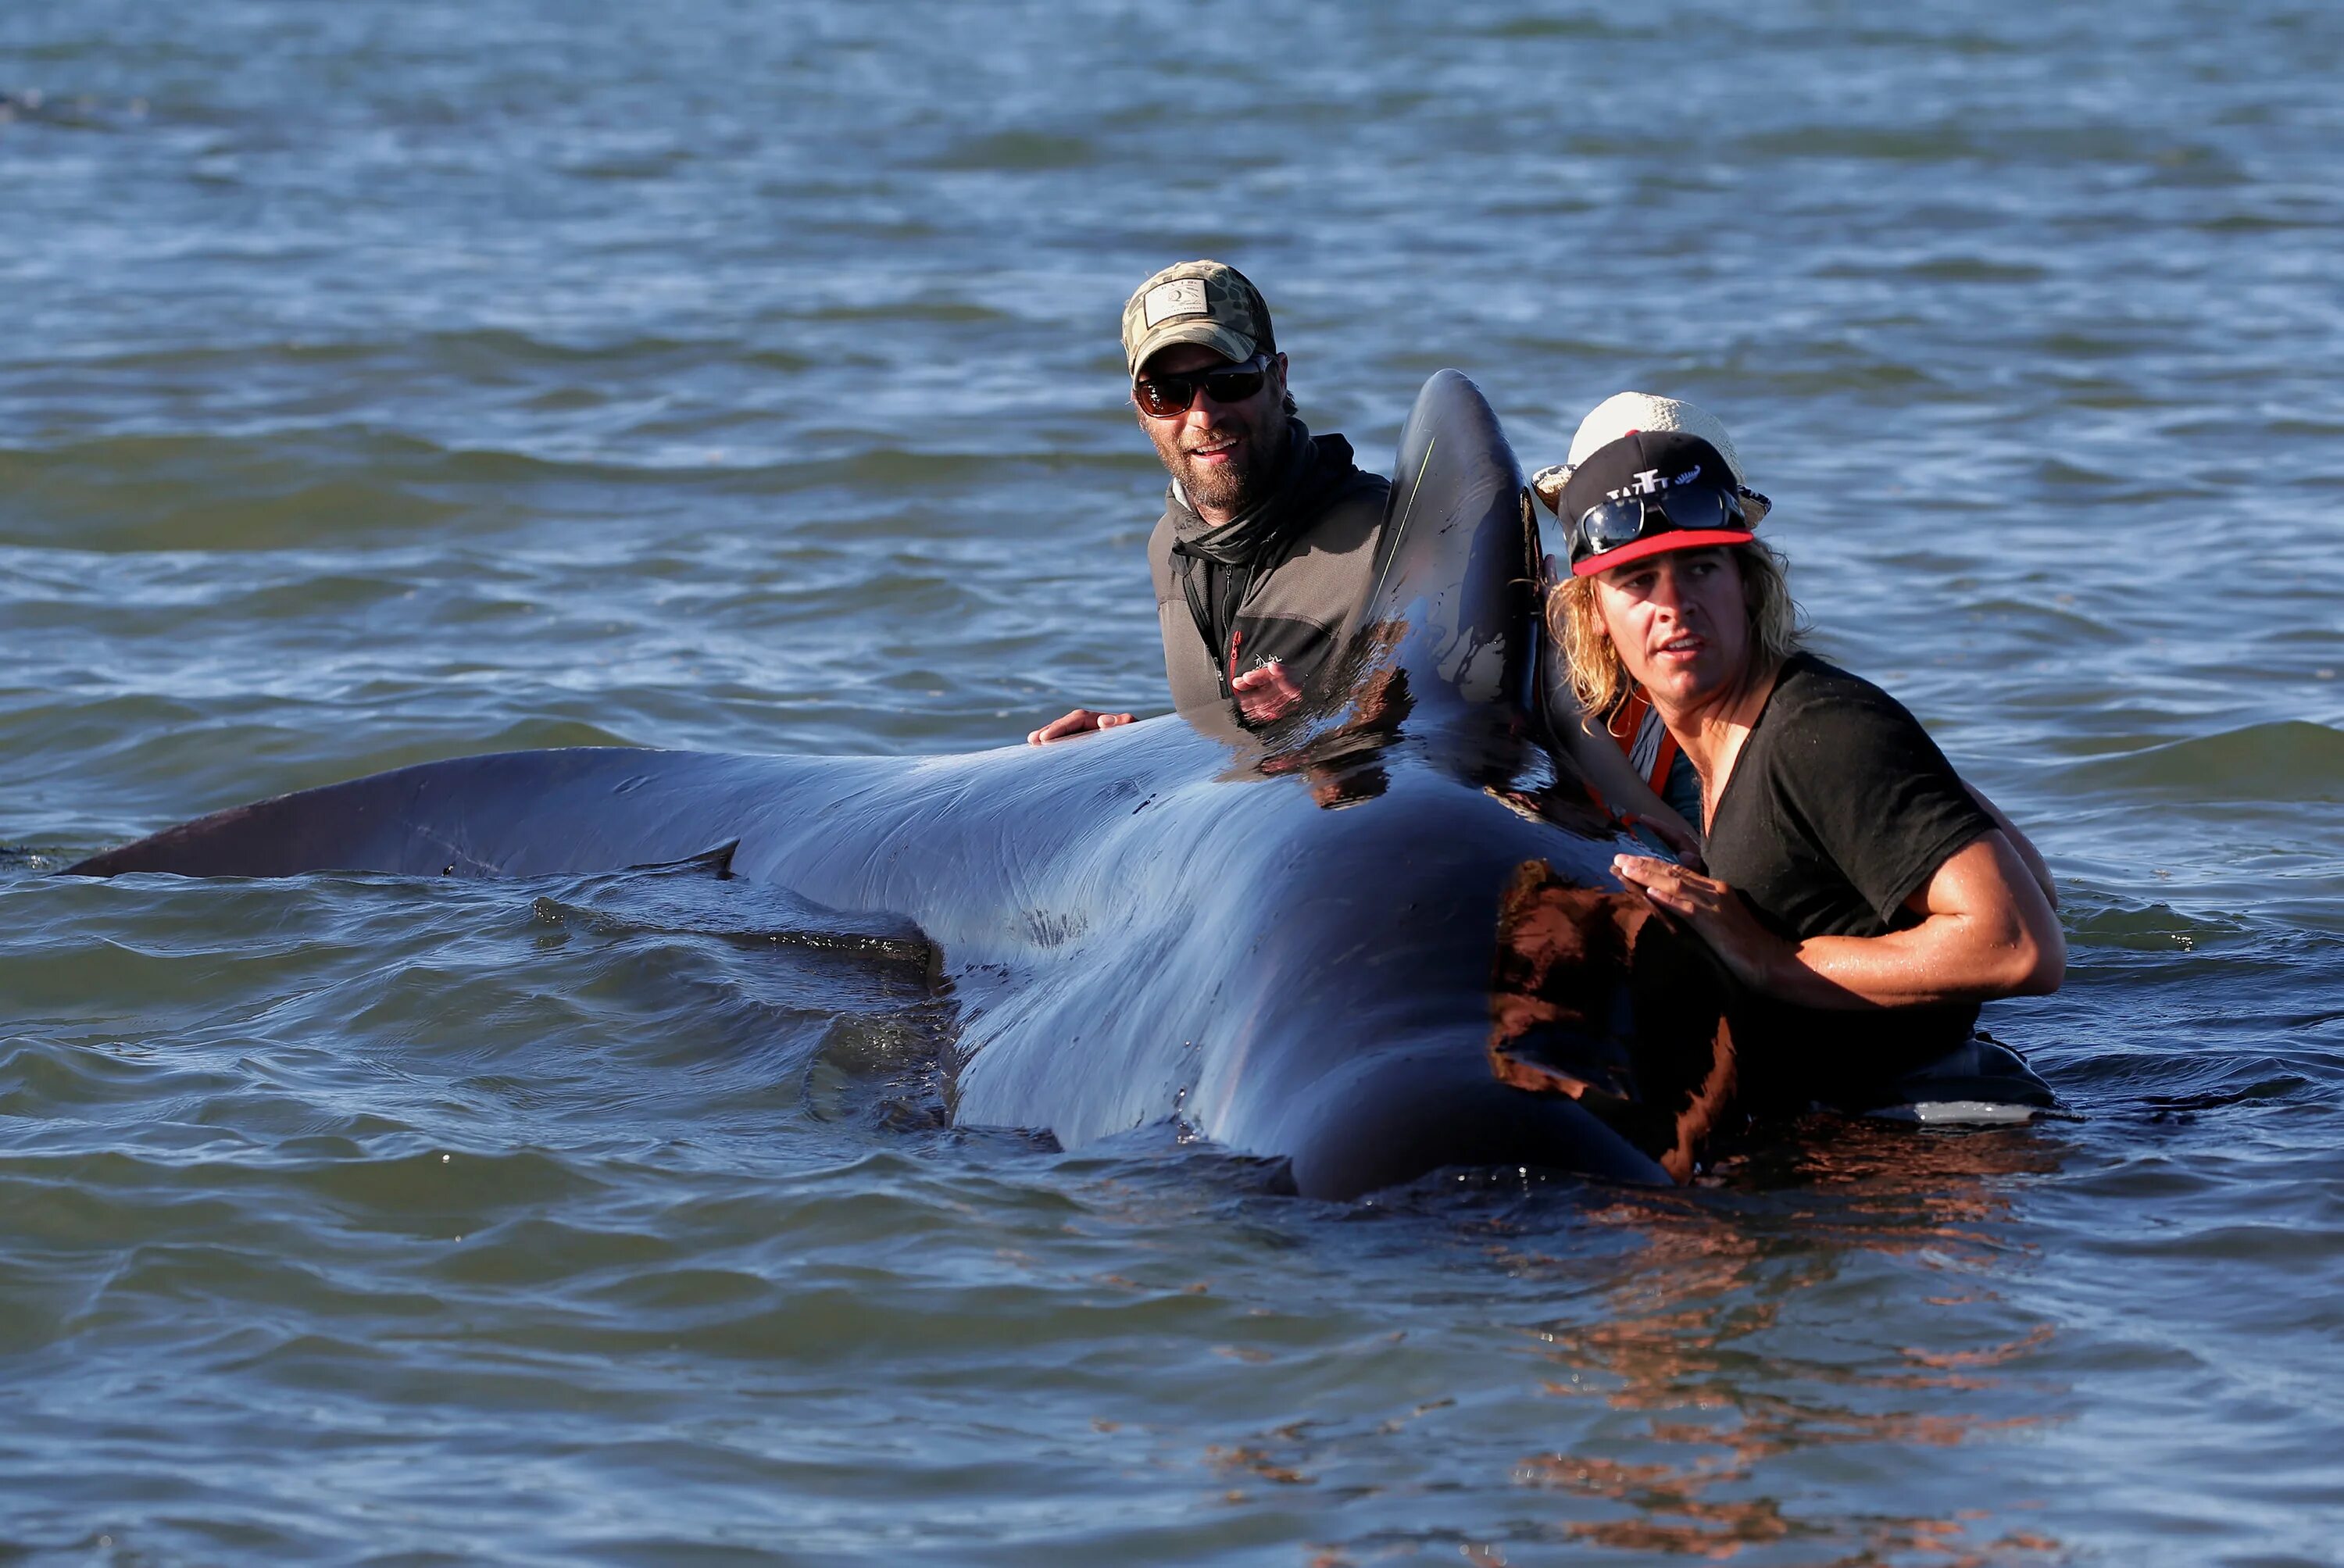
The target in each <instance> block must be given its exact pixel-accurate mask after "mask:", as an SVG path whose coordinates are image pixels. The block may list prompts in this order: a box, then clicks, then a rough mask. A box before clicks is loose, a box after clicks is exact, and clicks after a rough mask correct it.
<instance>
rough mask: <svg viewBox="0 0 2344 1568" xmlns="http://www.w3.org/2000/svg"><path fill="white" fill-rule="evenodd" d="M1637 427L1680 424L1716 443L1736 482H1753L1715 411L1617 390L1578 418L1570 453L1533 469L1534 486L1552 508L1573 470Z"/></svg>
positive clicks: (1688, 432) (1676, 426) (1687, 431)
mask: <svg viewBox="0 0 2344 1568" xmlns="http://www.w3.org/2000/svg"><path fill="white" fill-rule="evenodd" d="M1639 430H1682V431H1683V432H1684V433H1685V434H1686V435H1689V436H1697V437H1699V438H1700V439H1701V440H1705V441H1707V442H1708V443H1709V444H1710V445H1711V446H1713V447H1715V448H1716V449H1717V455H1718V456H1720V457H1722V458H1723V459H1724V460H1725V466H1726V467H1727V468H1729V469H1731V470H1733V482H1734V483H1735V484H1736V485H1743V486H1746V485H1748V484H1749V482H1750V481H1749V479H1748V478H1747V477H1746V476H1745V475H1744V474H1743V471H1742V454H1741V453H1739V452H1737V451H1735V450H1733V437H1732V436H1729V435H1727V434H1726V433H1725V426H1724V424H1723V421H1721V420H1719V419H1718V417H1717V416H1716V415H1715V414H1713V413H1711V412H1710V411H1709V410H1707V409H1704V408H1701V407H1699V406H1698V405H1696V404H1692V403H1688V402H1684V401H1682V400H1679V399H1676V398H1657V397H1654V396H1653V395H1652V393H1650V392H1615V393H1613V394H1612V395H1611V397H1608V398H1606V399H1604V400H1602V401H1601V402H1600V403H1598V404H1596V405H1595V407H1594V408H1593V409H1591V410H1589V411H1588V415H1587V417H1586V418H1585V419H1583V420H1580V421H1579V431H1578V433H1577V434H1576V435H1574V436H1572V437H1571V453H1570V455H1569V456H1568V457H1566V458H1565V459H1564V460H1562V461H1561V462H1560V463H1558V464H1556V465H1555V466H1554V467H1552V468H1547V469H1541V470H1539V471H1538V472H1537V473H1535V474H1533V475H1531V489H1532V490H1534V491H1537V492H1538V498H1539V500H1541V501H1544V502H1545V503H1546V508H1547V510H1548V511H1553V510H1554V506H1555V502H1556V501H1559V500H1560V499H1561V496H1562V486H1563V481H1566V480H1568V479H1570V478H1571V470H1573V469H1575V468H1577V467H1578V466H1579V465H1580V464H1581V463H1583V462H1585V461H1586V460H1588V458H1589V457H1590V456H1591V454H1593V453H1595V452H1597V451H1600V450H1602V449H1603V448H1605V447H1608V446H1610V445H1611V443H1612V442H1613V441H1616V440H1619V439H1620V438H1621V437H1622V436H1627V435H1633V434H1635V433H1636V432H1637V431H1639Z"/></svg>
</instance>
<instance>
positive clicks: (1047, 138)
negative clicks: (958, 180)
mask: <svg viewBox="0 0 2344 1568" xmlns="http://www.w3.org/2000/svg"><path fill="white" fill-rule="evenodd" d="M1097 161H1098V148H1097V147H1096V146H1094V145H1093V144H1092V143H1091V141H1090V140H1089V138H1087V137H1069V136H1060V135H1056V134H1054V133H1052V132H1048V131H1024V130H1018V131H995V132H993V133H992V134H991V135H989V136H981V137H972V138H971V139H969V140H967V141H965V142H961V143H959V144H958V145H956V146H955V147H952V148H951V149H950V150H949V151H947V152H945V154H943V155H942V156H941V157H936V158H935V159H933V160H931V161H930V163H929V166H928V167H931V168H940V169H954V170H979V169H997V170H1004V171H1015V172H1023V171H1026V170H1035V169H1066V168H1084V167H1088V166H1090V165H1091V164H1094V163H1096V162H1097Z"/></svg>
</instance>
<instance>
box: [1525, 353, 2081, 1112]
mask: <svg viewBox="0 0 2344 1568" xmlns="http://www.w3.org/2000/svg"><path fill="white" fill-rule="evenodd" d="M1571 456H1572V461H1571V464H1570V466H1569V467H1568V469H1567V470H1561V471H1560V472H1557V471H1553V470H1551V471H1550V472H1549V473H1547V474H1542V475H1541V476H1540V482H1539V488H1540V490H1541V495H1542V496H1545V497H1548V498H1550V499H1551V501H1552V502H1553V503H1554V505H1555V511H1556V513H1557V517H1558V521H1559V523H1560V526H1561V540H1560V541H1559V542H1560V546H1561V549H1560V551H1558V553H1559V554H1561V556H1562V557H1563V559H1564V560H1566V561H1568V564H1569V568H1570V573H1569V575H1568V576H1565V577H1562V578H1561V582H1559V583H1558V584H1557V585H1556V586H1555V588H1554V589H1553V590H1552V592H1551V594H1550V597H1549V600H1548V604H1547V616H1548V624H1549V628H1550V630H1551V632H1552V633H1553V635H1554V637H1555V640H1556V642H1557V643H1558V644H1559V645H1560V648H1561V653H1562V655H1563V664H1564V667H1565V669H1566V670H1567V673H1568V675H1569V679H1570V683H1571V688H1572V690H1573V692H1574V693H1575V694H1576V696H1577V698H1578V700H1579V702H1580V703H1581V705H1582V707H1583V708H1584V710H1585V711H1586V712H1589V713H1609V712H1611V711H1612V710H1613V709H1614V708H1615V707H1616V705H1617V703H1618V702H1619V701H1620V699H1621V698H1622V695H1623V694H1624V693H1636V694H1637V695H1639V696H1641V697H1642V699H1644V700H1645V701H1648V702H1649V703H1650V704H1651V706H1652V710H1653V711H1654V712H1655V713H1657V714H1658V715H1659V717H1660V720H1661V722H1662V723H1663V724H1664V725H1665V726H1666V727H1667V731H1668V734H1669V737H1670V738H1671V739H1672V741H1673V742H1674V743H1675V744H1676V746H1677V747H1678V748H1680V749H1681V750H1682V754H1683V755H1684V756H1685V758H1686V759H1688V760H1689V761H1690V763H1691V764H1692V769H1693V771H1694V772H1695V773H1696V774H1698V776H1699V779H1700V785H1701V790H1700V804H1701V818H1702V829H1703V831H1704V834H1705V835H1706V836H1705V844H1704V846H1703V855H1704V858H1705V860H1706V863H1707V864H1706V868H1705V869H1706V875H1703V874H1702V872H1696V871H1694V870H1692V869H1689V868H1687V867H1685V866H1681V865H1672V864H1671V863H1669V862H1667V861H1664V860H1659V859H1653V858H1648V857H1645V856H1642V855H1621V856H1619V857H1618V858H1617V859H1616V860H1615V861H1614V862H1613V869H1614V870H1615V871H1616V872H1617V873H1618V875H1620V877H1621V879H1622V882H1624V883H1625V884H1627V885H1629V886H1630V887H1632V888H1634V889H1637V890H1640V891H1641V892H1642V894H1643V895H1644V896H1645V897H1646V898H1647V899H1649V900H1651V902H1652V904H1653V905H1654V906H1656V907H1657V908H1659V909H1660V910H1662V911H1663V912H1665V913H1666V914H1667V915H1669V916H1674V917H1676V918H1678V919H1680V920H1682V921H1683V922H1684V923H1686V924H1687V925H1690V926H1692V928H1693V929H1694V930H1695V931H1697V932H1699V933H1700V934H1701V935H1702V937H1704V938H1705V939H1706V940H1707V942H1708V943H1709V945H1710V946H1711V947H1712V948H1713V949H1714V950H1715V951H1716V953H1717V955H1718V956H1719V957H1720V958H1722V959H1723V961H1724V963H1725V965H1726V966H1727V967H1728V968H1729V969H1730V970H1732V971H1733V974H1734V976H1736V977H1737V978H1738V979H1739V980H1741V981H1742V982H1743V985H1744V986H1747V987H1748V988H1749V989H1750V990H1751V991H1752V992H1753V993H1755V994H1756V995H1757V996H1759V997H1761V998H1763V1002H1762V1005H1761V1007H1759V1009H1758V1017H1759V1019H1760V1023H1761V1027H1759V1028H1758V1030H1757V1031H1756V1034H1757V1036H1758V1038H1757V1039H1754V1040H1745V1041H1744V1045H1745V1047H1752V1048H1746V1049H1745V1052H1744V1063H1743V1065H1744V1067H1745V1069H1751V1068H1755V1069H1757V1071H1756V1074H1755V1076H1756V1077H1759V1078H1760V1079H1762V1080H1763V1079H1767V1078H1768V1077H1770V1072H1769V1067H1770V1066H1771V1067H1773V1068H1776V1069H1780V1074H1779V1076H1778V1077H1775V1079H1774V1081H1775V1083H1776V1087H1780V1088H1782V1089H1783V1090H1784V1091H1785V1092H1786V1093H1787V1095H1788V1098H1792V1099H1794V1100H1796V1099H1803V1098H1808V1090H1809V1089H1810V1088H1811V1087H1814V1085H1816V1084H1818V1083H1823V1082H1829V1083H1844V1082H1846V1081H1847V1080H1848V1079H1849V1077H1851V1075H1853V1076H1854V1077H1865V1078H1869V1077H1886V1076H1893V1075H1894V1074H1896V1073H1900V1072H1903V1071H1905V1070H1907V1069H1909V1068H1911V1067H1915V1065H1917V1064H1919V1063H1922V1062H1925V1061H1927V1060H1929V1059H1932V1058H1935V1057H1941V1056H1943V1055H1944V1054H1945V1052H1946V1051H1949V1050H1952V1049H1954V1048H1955V1047H1959V1046H1961V1045H1962V1044H1963V1043H1964V1042H1965V1041H1966V1040H1967V1039H1968V1038H1969V1036H1970V1032H1971V1029H1972V1027H1973V1026H1974V1025H1975V1021H1976V1017H1977V1009H1978V1004H1980V1003H1981V1002H1985V1001H1988V1000H1991V999H1993V998H1995V997H1999V996H2021V995H2037V994H2041V993H2045V992H2048V991H2053V990H2056V989H2057V987H2058V985H2059V981H2060V977H2061V975H2062V972H2063V970H2064V968H2065V965H2066V941H2065V938H2064V937H2063V936H2062V935H2061V932H2060V929H2059V923H2058V918H2057V916H2056V915H2055V914H2054V913H2053V911H2052V906H2051V903H2050V900H2049V898H2048V896H2047V895H2046V892H2047V886H2048V876H2047V874H2046V873H2044V872H2043V871H2042V869H2041V866H2040V863H2039V861H2036V860H2035V859H2034V857H2033V850H2032V846H2031V845H2026V842H2025V840H2024V838H2023V837H2022V836H2021V835H2018V833H2017V830H2016V828H2012V827H2010V825H2009V824H2008V822H2007V819H2005V818H2003V817H2002V816H2001V814H1999V813H1998V812H1995V811H1993V809H1992V807H1991V806H1990V805H1989V804H1987V803H1986V802H1985V800H1984V799H1983V797H1981V796H1979V795H1977V794H1975V792H1974V791H1972V790H1970V789H1969V788H1968V787H1967V786H1965V784H1963V783H1962V781H1961V779H1960V777H1959V776H1958V775H1957V774H1955V772H1954V769H1953V767H1952V765H1951V764H1948V763H1947V762H1946V761H1945V755H1944V754H1943V753H1941V752H1940V751H1939V750H1938V749H1937V747H1936V745H1935V744H1934V743H1933V742H1931V740H1930V739H1929V737H1928V735H1927V733H1925V731H1924V730H1923V729H1922V728H1921V725H1920V724H1919V723H1918V722H1917V721H1915V719H1914V717H1913V716H1912V714H1910V713H1907V712H1906V711H1905V710H1904V707H1903V706H1902V705H1901V704H1900V703H1897V702H1896V700H1895V699H1894V698H1893V697H1891V696H1889V695H1888V694H1887V693H1885V692H1883V691H1882V690H1880V688H1878V687H1877V686H1874V685H1873V684H1872V683H1870V682H1868V681H1864V680H1862V679H1860V678H1859V677H1857V676H1854V675H1852V674H1849V673H1847V672H1846V671H1844V670H1840V669H1837V668H1834V666H1832V665H1830V664H1827V663H1824V661H1822V660H1821V659H1818V658H1816V657H1814V655H1813V654H1811V653H1806V652H1801V651H1800V650H1799V647H1798V641H1797V632H1796V626H1795V619H1796V611H1795V608H1794V607H1793V604H1792V602H1791V599H1790V594H1789V592H1788V589H1787V585H1786V583H1785V582H1784V578H1783V562H1782V559H1781V557H1779V556H1778V555H1776V554H1775V553H1774V551H1773V550H1771V549H1770V548H1769V547H1768V546H1766V545H1765V544H1763V543H1761V542H1760V541H1758V539H1757V537H1756V536H1755V535H1754V534H1753V532H1752V530H1753V528H1754V527H1755V526H1756V525H1757V523H1758V521H1759V520H1760V519H1762V518H1763V516H1764V515H1765V511H1766V505H1767V503H1766V501H1765V498H1764V497H1763V496H1761V495H1759V494H1757V493H1756V492H1755V491H1752V490H1750V489H1749V488H1747V487H1746V486H1745V485H1744V484H1743V482H1742V473H1741V466H1740V461H1739V458H1738V456H1737V455H1736V454H1735V453H1734V452H1733V444H1732V442H1731V441H1730V440H1728V439H1727V438H1726V436H1725V432H1724V430H1723V427H1722V426H1720V425H1719V424H1718V422H1717V421H1716V420H1715V419H1714V418H1713V417H1712V416H1710V415H1708V414H1706V413H1704V412H1703V411H1702V410H1699V409H1696V408H1694V407H1692V405H1690V404H1686V403H1681V402H1677V401H1675V400H1670V399H1661V398H1652V397H1648V396H1645V395H1644V394H1641V393H1623V394H1622V395H1621V396H1620V397H1617V398H1614V399H1611V400H1610V401H1608V402H1606V403H1605V404H1604V405H1603V406H1602V407H1601V408H1599V409H1598V410H1596V411H1595V412H1594V413H1593V414H1591V415H1590V416H1589V417H1588V420H1587V422H1586V423H1584V424H1582V425H1581V429H1580V433H1579V437H1578V439H1576V440H1574V441H1573V442H1572V452H1571ZM1753 1057H1754V1058H1755V1059H1753ZM1816 1073H1821V1074H1823V1075H1824V1078H1822V1079H1817V1078H1816V1077H1814V1074H1816ZM1753 1087H1754V1086H1753ZM1813 1098H1826V1099H1829V1098H1837V1097H1835V1096H1834V1095H1831V1094H1828V1093H1817V1094H1814V1096H1813Z"/></svg>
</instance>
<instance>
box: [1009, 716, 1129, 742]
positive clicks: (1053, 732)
mask: <svg viewBox="0 0 2344 1568" xmlns="http://www.w3.org/2000/svg"><path fill="white" fill-rule="evenodd" d="M1127 723H1131V715H1130V714H1129V713H1094V712H1092V711H1091V710H1090V709H1088V708H1076V710H1075V711H1074V712H1073V713H1068V714H1067V715H1066V717H1065V718H1063V719H1052V720H1051V721H1050V722H1049V723H1046V724H1044V725H1043V726H1042V727H1041V728H1040V729H1038V730H1035V731H1032V732H1031V733H1028V734H1027V735H1026V737H1025V744H1027V745H1029V746H1046V745H1048V744H1050V743H1051V742H1052V741H1063V740H1065V739H1066V737H1067V736H1068V735H1086V734H1089V733H1091V732H1092V731H1093V730H1111V729H1113V728H1115V727H1116V725H1117V724H1127Z"/></svg>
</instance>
